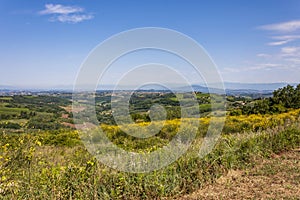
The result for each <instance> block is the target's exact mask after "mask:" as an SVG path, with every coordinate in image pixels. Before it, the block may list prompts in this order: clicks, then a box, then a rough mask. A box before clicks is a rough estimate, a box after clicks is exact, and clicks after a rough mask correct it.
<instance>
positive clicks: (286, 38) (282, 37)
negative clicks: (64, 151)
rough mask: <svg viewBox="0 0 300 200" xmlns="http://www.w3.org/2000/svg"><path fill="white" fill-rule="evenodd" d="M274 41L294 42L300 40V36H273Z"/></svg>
mask: <svg viewBox="0 0 300 200" xmlns="http://www.w3.org/2000/svg"><path fill="white" fill-rule="evenodd" d="M272 39H274V40H290V41H293V40H297V39H300V35H280V36H273V37H272Z"/></svg>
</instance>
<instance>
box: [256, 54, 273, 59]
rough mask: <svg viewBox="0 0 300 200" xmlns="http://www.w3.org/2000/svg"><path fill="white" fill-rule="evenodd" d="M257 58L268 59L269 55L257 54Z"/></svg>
mask: <svg viewBox="0 0 300 200" xmlns="http://www.w3.org/2000/svg"><path fill="white" fill-rule="evenodd" d="M256 56H257V57H263V58H268V57H270V56H271V55H270V54H266V53H259V54H256Z"/></svg>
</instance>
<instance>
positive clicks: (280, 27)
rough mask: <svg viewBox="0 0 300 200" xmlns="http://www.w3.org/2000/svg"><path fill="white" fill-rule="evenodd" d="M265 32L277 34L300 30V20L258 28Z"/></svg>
mask: <svg viewBox="0 0 300 200" xmlns="http://www.w3.org/2000/svg"><path fill="white" fill-rule="evenodd" d="M258 28H260V29H263V30H268V31H276V32H293V31H297V30H300V20H293V21H288V22H283V23H277V24H268V25H264V26H260V27H258Z"/></svg>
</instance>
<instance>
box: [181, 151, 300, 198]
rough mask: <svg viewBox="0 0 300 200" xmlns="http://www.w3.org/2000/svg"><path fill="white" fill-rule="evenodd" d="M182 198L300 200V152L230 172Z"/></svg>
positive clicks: (285, 153) (278, 156)
mask: <svg viewBox="0 0 300 200" xmlns="http://www.w3.org/2000/svg"><path fill="white" fill-rule="evenodd" d="M180 199H300V150H299V149H295V150H293V151H289V152H283V153H281V154H276V155H273V156H272V157H271V158H269V159H263V160H257V163H256V165H255V167H254V168H252V169H248V170H244V171H240V170H231V171H229V172H228V174H227V175H225V176H222V177H221V178H219V179H218V180H217V181H216V182H215V183H214V184H212V185H209V186H207V187H205V188H203V189H201V190H199V191H197V192H195V193H193V194H190V195H187V196H184V197H182V198H180Z"/></svg>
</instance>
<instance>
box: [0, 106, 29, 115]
mask: <svg viewBox="0 0 300 200" xmlns="http://www.w3.org/2000/svg"><path fill="white" fill-rule="evenodd" d="M21 111H27V112H28V111H29V109H27V108H8V107H3V106H0V113H2V114H19V113H20V112H21Z"/></svg>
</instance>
